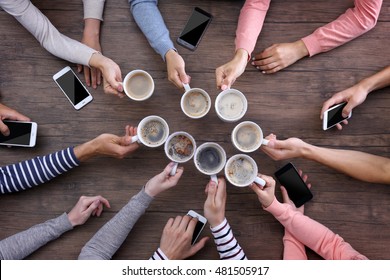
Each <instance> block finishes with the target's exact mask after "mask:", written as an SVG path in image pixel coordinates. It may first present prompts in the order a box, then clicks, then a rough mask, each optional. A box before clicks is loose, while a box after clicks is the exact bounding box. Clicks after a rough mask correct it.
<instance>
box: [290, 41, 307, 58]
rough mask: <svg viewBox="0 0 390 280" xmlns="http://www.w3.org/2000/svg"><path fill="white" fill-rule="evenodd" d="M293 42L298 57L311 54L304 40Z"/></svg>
mask: <svg viewBox="0 0 390 280" xmlns="http://www.w3.org/2000/svg"><path fill="white" fill-rule="evenodd" d="M293 44H294V45H295V49H296V53H297V55H298V59H301V58H304V57H305V56H308V55H309V50H308V49H307V48H306V45H305V43H304V42H303V41H302V40H298V41H295V42H294V43H293Z"/></svg>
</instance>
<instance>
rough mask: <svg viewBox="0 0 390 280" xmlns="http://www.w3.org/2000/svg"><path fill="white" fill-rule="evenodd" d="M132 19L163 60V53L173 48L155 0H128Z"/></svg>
mask: <svg viewBox="0 0 390 280" xmlns="http://www.w3.org/2000/svg"><path fill="white" fill-rule="evenodd" d="M128 1H129V4H130V11H131V13H132V14H133V17H134V20H135V22H136V23H137V25H138V26H139V28H140V29H141V30H142V33H144V35H145V36H146V38H147V39H148V41H149V44H150V45H151V46H152V48H153V49H154V50H155V51H156V52H157V53H158V54H160V55H161V57H162V59H163V60H164V61H165V54H166V53H167V52H168V51H169V50H170V49H174V50H176V49H175V47H174V45H173V42H172V40H171V39H170V37H169V31H168V29H167V27H166V25H165V23H164V19H163V18H162V16H161V13H160V11H159V9H158V7H157V0H128Z"/></svg>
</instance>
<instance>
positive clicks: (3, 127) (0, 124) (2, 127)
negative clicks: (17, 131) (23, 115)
mask: <svg viewBox="0 0 390 280" xmlns="http://www.w3.org/2000/svg"><path fill="white" fill-rule="evenodd" d="M0 132H1V133H2V134H3V135H4V136H9V133H10V131H9V128H8V126H7V125H5V124H4V123H3V122H2V121H0Z"/></svg>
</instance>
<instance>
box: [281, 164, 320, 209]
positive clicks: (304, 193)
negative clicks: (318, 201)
mask: <svg viewBox="0 0 390 280" xmlns="http://www.w3.org/2000/svg"><path fill="white" fill-rule="evenodd" d="M275 176H276V178H277V179H278V181H279V183H280V184H281V185H282V186H284V187H285V188H286V190H287V193H288V196H289V197H290V199H291V200H292V201H293V202H294V204H295V206H296V207H300V206H302V205H303V204H305V202H307V201H309V200H310V199H312V198H313V195H312V193H311V192H310V190H309V188H308V187H307V185H306V183H305V182H304V181H303V179H302V178H301V176H300V175H299V173H298V172H297V171H296V170H295V168H294V166H293V165H292V164H291V163H288V164H287V165H285V166H283V167H282V168H281V169H279V170H278V171H276V173H275Z"/></svg>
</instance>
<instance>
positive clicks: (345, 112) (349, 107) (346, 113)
mask: <svg viewBox="0 0 390 280" xmlns="http://www.w3.org/2000/svg"><path fill="white" fill-rule="evenodd" d="M355 107H356V106H355V105H354V104H352V102H348V103H347V105H345V107H344V109H343V113H342V115H343V117H344V118H346V117H348V116H349V114H350V113H351V112H352V109H353V108H355Z"/></svg>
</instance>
